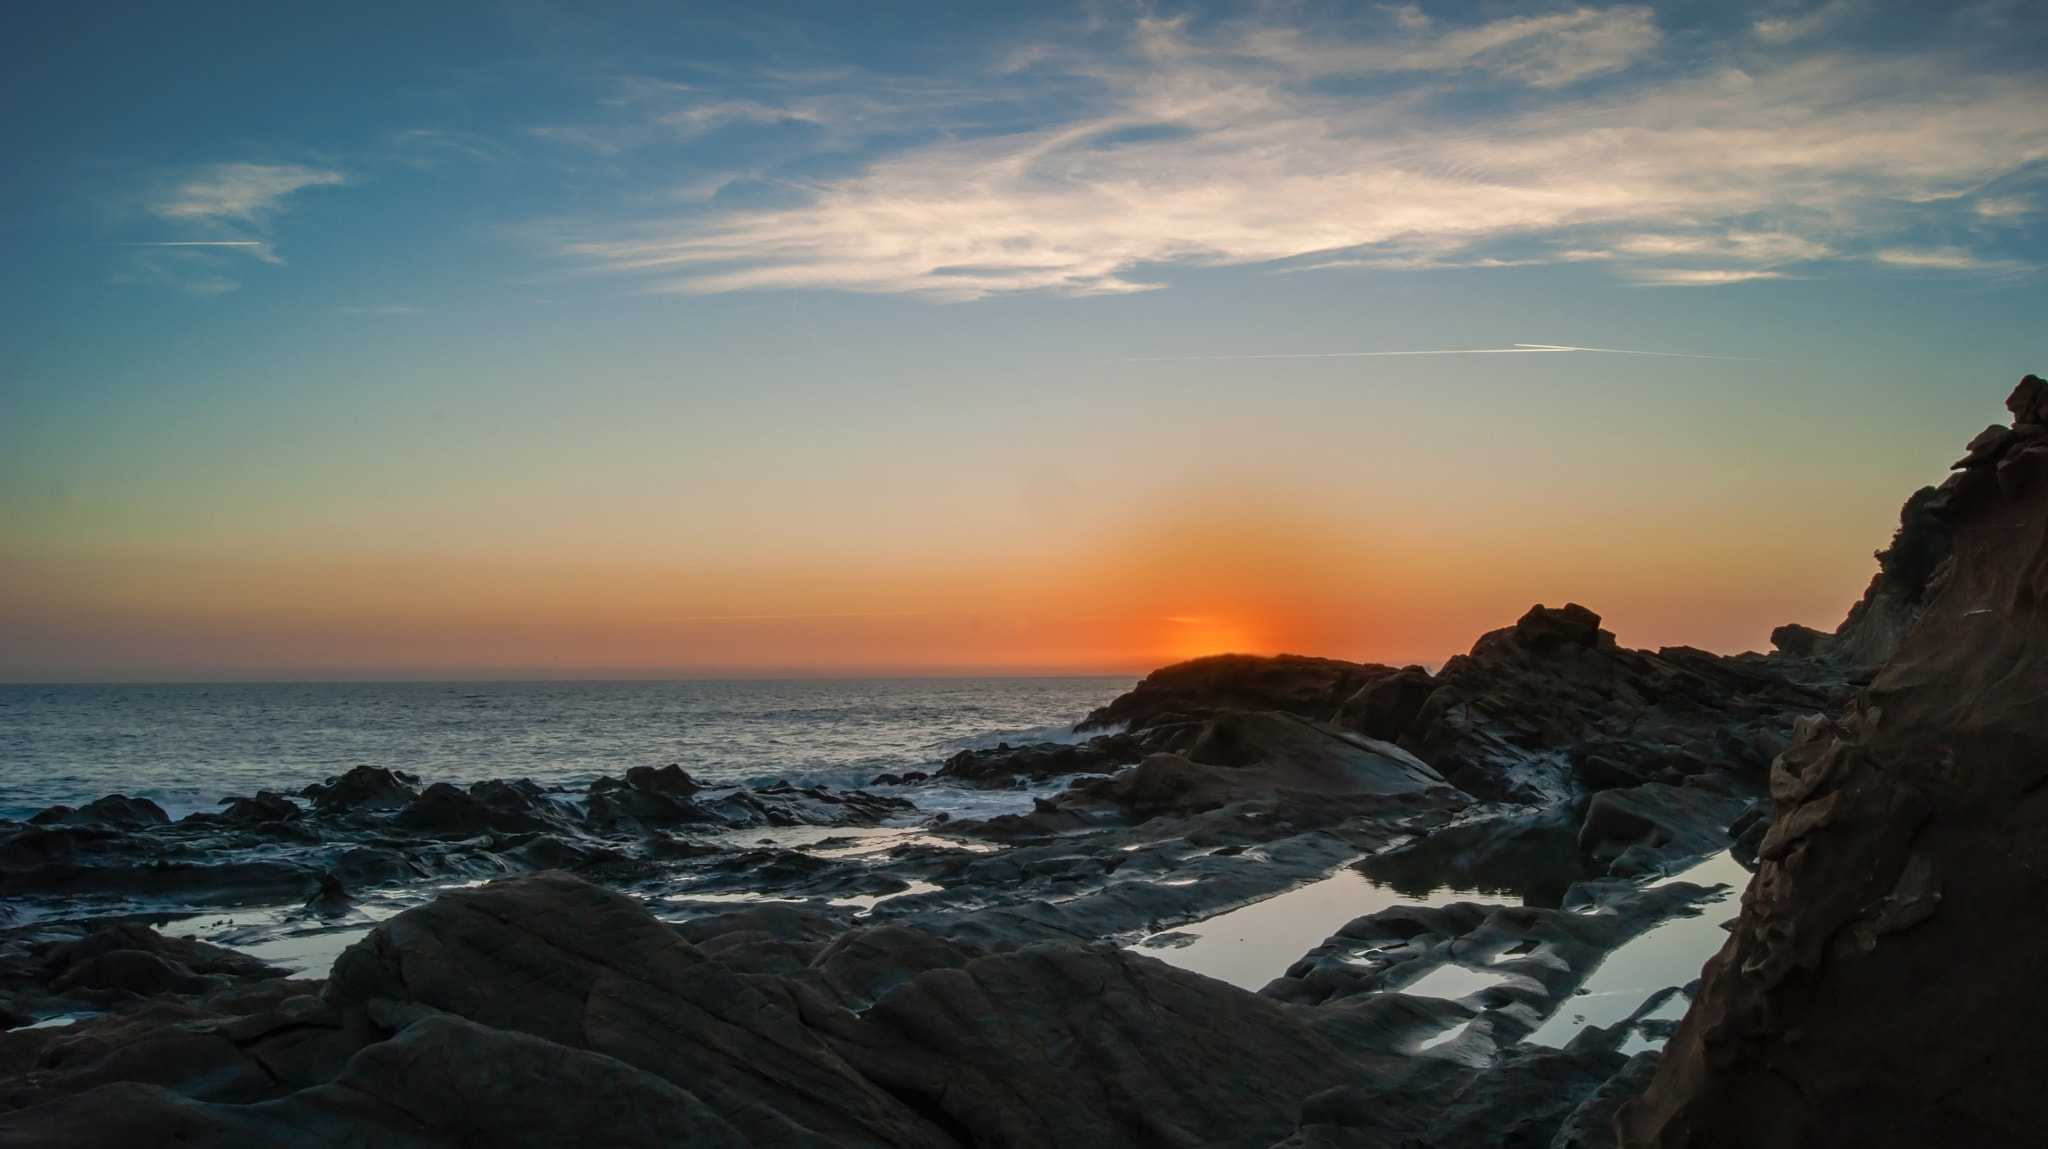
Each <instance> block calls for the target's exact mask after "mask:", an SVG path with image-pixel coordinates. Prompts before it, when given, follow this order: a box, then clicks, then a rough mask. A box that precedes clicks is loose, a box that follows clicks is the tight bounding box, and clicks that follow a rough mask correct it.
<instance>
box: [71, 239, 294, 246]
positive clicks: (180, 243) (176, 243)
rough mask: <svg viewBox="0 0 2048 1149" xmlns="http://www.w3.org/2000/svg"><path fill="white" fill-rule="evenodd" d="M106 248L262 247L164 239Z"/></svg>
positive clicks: (240, 242)
mask: <svg viewBox="0 0 2048 1149" xmlns="http://www.w3.org/2000/svg"><path fill="white" fill-rule="evenodd" d="M107 246H108V247H262V246H263V241H262V240H260V239H166V240H157V241H155V242H148V243H110V244H108V245H107Z"/></svg>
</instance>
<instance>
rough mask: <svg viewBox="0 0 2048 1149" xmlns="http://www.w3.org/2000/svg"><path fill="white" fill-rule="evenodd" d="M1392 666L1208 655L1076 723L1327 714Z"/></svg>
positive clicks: (1095, 725)
mask: <svg viewBox="0 0 2048 1149" xmlns="http://www.w3.org/2000/svg"><path fill="white" fill-rule="evenodd" d="M1392 673H1394V668H1393V667H1391V666H1379V665H1377V664H1373V663H1356V662H1344V661H1342V660H1339V659H1335V658H1308V657H1304V656H1302V655H1299V654H1281V655H1275V656H1273V657H1271V658H1266V657H1261V656H1258V655H1251V654H1217V655H1211V656H1210V657H1208V658H1197V659H1194V660H1192V661H1189V662H1180V663H1175V664H1174V665H1172V666H1169V667H1166V668H1164V669H1161V670H1155V671H1153V672H1152V673H1150V674H1148V675H1146V676H1145V678H1144V681H1142V682H1140V683H1138V685H1137V686H1135V687H1133V688H1132V689H1131V691H1130V692H1129V693H1128V694H1125V695H1123V696H1122V697H1120V698H1118V699H1117V700H1116V701H1114V702H1112V703H1110V704H1109V705H1108V706H1104V707H1102V708H1101V709H1099V710H1096V711H1095V712H1094V713H1092V714H1090V715H1088V717H1086V718H1084V719H1082V720H1081V722H1080V723H1078V724H1077V725H1076V726H1075V727H1074V729H1076V730H1081V731H1088V730H1102V729H1107V728H1108V727H1111V726H1124V727H1126V728H1128V729H1132V730H1140V729H1145V728H1149V727H1154V726H1161V725H1166V724H1169V723H1176V722H1195V721H1200V720H1202V719H1204V718H1208V717H1210V716H1212V715H1215V714H1219V713H1224V712H1228V711H1238V710H1277V711H1280V712H1282V713H1284V714H1294V715H1299V716H1301V717H1303V718H1311V719H1317V720H1322V719H1327V718H1329V717H1330V716H1331V715H1332V714H1335V713H1336V711H1337V708H1338V706H1340V705H1341V704H1342V703H1343V702H1344V700H1345V699H1347V698H1349V697H1351V696H1352V695H1353V694H1354V693H1356V692H1357V691H1358V689H1359V688H1360V687H1362V686H1364V685H1365V684H1366V683H1367V682H1369V681H1371V680H1373V679H1375V678H1378V677H1381V676H1383V675H1388V674H1392Z"/></svg>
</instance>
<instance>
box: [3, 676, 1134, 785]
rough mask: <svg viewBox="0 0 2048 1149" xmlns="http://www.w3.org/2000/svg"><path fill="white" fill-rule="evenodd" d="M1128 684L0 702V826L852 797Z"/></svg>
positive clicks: (303, 691) (1012, 682)
mask: <svg viewBox="0 0 2048 1149" xmlns="http://www.w3.org/2000/svg"><path fill="white" fill-rule="evenodd" d="M1134 681H1135V679H1131V678H934V679H836V680H829V679H811V680H746V681H723V682H702V681H692V682H489V683H448V682H405V683H355V682H324V683H238V684H232V685H203V684H173V685H156V684H152V685H105V686H0V817H12V818H20V817H24V816H26V815H28V814H31V813H33V812H35V811H37V810H40V809H43V808H44V807H47V806H51V805H55V804H58V803H63V804H66V805H78V804H80V803H82V802H87V801H90V800H92V799H94V798H97V797H99V796H101V795H103V794H110V793H125V794H129V795H134V796H141V797H147V798H151V799H153V800H155V801H156V802H158V803H159V804H161V805H162V806H164V808H165V809H166V810H168V811H170V813H171V815H172V816H173V817H177V816H180V815H181V814H183V813H187V812H190V811H192V810H199V809H210V808H212V807H213V806H214V805H215V804H216V803H217V802H218V801H219V799H220V798H222V797H224V796H226V795H229V794H252V793H254V792H255V791H257V790H259V789H270V790H296V789H298V788H300V787H302V786H305V785H307V784H308V783H312V782H318V781H320V780H322V779H324V778H327V777H329V776H331V775H334V774H337V773H339V772H341V771H343V770H346V769H348V768H349V767H351V766H354V765H356V764H358V763H368V764H370V765H375V766H388V767H392V768H395V769H400V770H407V771H411V772H413V773H415V774H419V775H421V776H422V777H424V778H425V779H426V780H427V781H430V782H435V781H446V782H473V781H480V780H482V779H485V778H519V777H526V778H532V779H533V780H535V781H537V782H541V783H544V784H551V783H563V784H568V785H575V786H581V785H584V784H587V783H588V782H589V781H590V780H591V779H593V778H595V777H597V776H598V775H600V774H612V775H617V774H619V773H620V772H621V771H623V770H625V769H626V768H627V767H629V766H641V765H661V764H664V763H669V762H676V763H680V764H681V765H682V766H683V768H684V769H686V770H688V771H689V772H690V773H691V774H693V775H695V776H697V777H699V778H700V779H702V780H704V781H706V782H708V783H711V784H714V785H739V784H742V783H751V782H765V781H769V780H772V779H776V778H786V779H789V780H791V781H793V782H797V783H799V784H806V785H808V784H814V783H825V784H828V785H835V786H854V785H860V784H863V783H865V782H867V781H868V780H869V779H871V778H873V777H874V776H875V775H876V774H878V773H883V772H894V773H902V772H904V771H906V770H926V771H929V770H931V769H933V768H934V767H935V766H936V765H937V764H938V763H940V762H942V761H944V760H945V759H946V758H947V757H948V756H950V755H952V754H954V753H956V752H958V751H959V750H961V749H964V748H967V747H971V746H984V745H989V746H992V745H994V744H995V743H996V742H998V741H1004V740H1008V741H1011V742H1017V741H1024V740H1034V739H1064V738H1070V737H1072V735H1071V732H1070V731H1071V727H1072V724H1073V723H1074V722H1075V721H1077V720H1078V719H1080V718H1081V717H1082V716H1083V715H1085V714H1086V713H1087V712H1088V711H1090V710H1092V709H1094V708H1095V707H1097V706H1100V705H1102V704H1103V703H1105V702H1108V701H1109V700H1110V699H1112V698H1114V697H1116V696H1117V695H1118V694H1121V693H1122V692H1124V691H1125V690H1128V689H1130V687H1131V685H1132V683H1133V682H1134Z"/></svg>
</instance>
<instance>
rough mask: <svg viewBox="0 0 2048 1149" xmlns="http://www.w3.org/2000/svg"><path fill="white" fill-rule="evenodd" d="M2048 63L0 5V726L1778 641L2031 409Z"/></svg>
mask: <svg viewBox="0 0 2048 1149" xmlns="http://www.w3.org/2000/svg"><path fill="white" fill-rule="evenodd" d="M2044 48H2048V5H2044V4H2043V3H2040V2H2038V0H2036V2H2010V0H1999V2H1989V3H1963V4H1947V3H1943V4H1933V3H1920V4H1899V3H1882V2H1877V0H1826V2H1824V3H1781V2H1776V0H1765V2H1756V3H1749V4H1743V3H1730V2H1719V0H1716V2H1712V3H1707V2H1678V3H1663V4H1620V5H1600V4H1580V3H1557V4H1540V3H1539V4H1504V3H1484V2H1481V3H1424V4H1328V3H1314V2H1308V0H1303V2H1280V0H1275V2H1271V3H1251V4H1184V5H1172V4H1165V3H1159V4H1144V3H1122V2H1117V0H1098V2H1092V3H1078V4H1072V3H1058V2H1054V3H1034V4H1025V5H1006V4H993V3H989V4H958V3H955V4H939V3H887V2H878V3H874V4H865V5H848V4H841V3H825V2H819V3H798V2H788V0H754V2H751V3H748V4H745V5H738V4H733V5H718V4H656V3H601V2H578V3H575V4H567V3H553V2H548V0H512V2H506V3H448V4H431V5H421V4H385V3H377V2H374V0H358V2H356V3H351V4H348V5H306V4H276V3H262V4H258V3H194V4H181V5H164V4H118V3H95V4H55V3H23V4H15V5H9V6H6V9H5V11H4V13H0V108H4V109H5V111H4V112H0V148H4V154H5V155H6V156H7V157H8V159H7V162H6V163H5V165H4V166H0V315H4V318H0V680H8V681H87V680H155V679H195V680H234V679H245V678H437V677H441V678H445V677H581V676H627V677H648V676H664V675H755V674H844V673H917V674H923V673H1084V672H1086V673H1097V672H1099V673H1130V672H1142V671H1143V670H1146V669H1149V668H1150V667H1153V666H1157V665H1160V664H1162V663H1165V662H1169V661H1173V660H1176V659H1180V658H1186V657H1193V656H1196V655H1202V654H1210V653H1217V652H1221V651H1229V650H1234V651H1247V652H1256V653H1273V652H1277V651H1291V652H1295V653H1305V654H1322V655H1329V656H1334V657H1343V658H1352V659H1362V660H1372V661H1380V662H1388V663H1393V664H1405V663H1409V662H1422V663H1425V664H1428V665H1435V664H1437V663H1440V662H1441V661H1442V660H1443V659H1445V658H1447V657H1449V656H1451V655H1453V654H1456V653H1458V652H1460V651H1463V650H1465V649H1467V648H1469V646H1470V645H1471V643H1472V641H1473V639H1474V638H1475V637H1476V636H1477V635H1479V634H1480V633H1482V632H1484V631H1486V630H1490V629H1493V628H1496V627H1499V626H1504V625H1507V624H1509V623H1511V622H1512V621H1513V620H1514V619H1515V618H1516V617H1517V616H1519V615H1520V614H1521V613H1522V612H1523V611H1525V610H1526V609H1527V608H1528V607H1529V606H1530V605H1531V604H1533V603H1539V602H1541V603H1548V604H1550V605H1561V604H1562V603H1564V602H1567V601H1574V602H1579V603H1583V604H1584V605H1586V606H1589V607H1591V608H1592V609H1594V610H1596V611H1598V612H1600V613H1601V614H1602V615H1603V616H1604V617H1605V619H1606V620H1607V625H1608V626H1609V627H1610V628H1611V629H1613V630H1614V631H1615V632H1616V634H1617V635H1618V636H1619V638H1620V640H1621V641H1622V642H1623V643H1625V644H1628V645H1633V646H1660V645H1672V644H1687V645H1693V646H1699V647H1703V648H1706V649H1711V650H1716V651H1723V652H1736V651H1741V650H1745V649H1768V635H1769V633H1770V630H1771V628H1772V627H1774V626H1776V625H1778V624H1780V623H1785V622H1795V621H1796V622H1802V623H1806V624H1809V625H1814V626H1819V627H1822V628H1827V629H1831V628H1832V627H1833V626H1834V625H1835V624H1836V623H1837V622H1838V621H1839V620H1840V618H1841V616H1842V614H1843V613H1844V611H1845V610H1846V609H1847V607H1848V606H1849V604H1850V603H1851V602H1853V601H1854V599H1855V598H1856V597H1857V596H1858V595H1859V594H1860V593H1861V590H1862V588H1863V585H1864V584H1865V582H1867V580H1868V579H1869V577H1870V575H1871V574H1872V573H1873V570H1874V564H1873V562H1872V560H1871V553H1872V552H1873V551H1874V550H1875V549H1877V548H1878V547H1881V546H1883V545H1884V544H1885V543H1886V541H1887V539H1888V538H1889V535H1890V532H1891V530H1892V528H1893V526H1894V525H1895V524H1896V521H1897V511H1898V507H1899V504H1900V503H1901V502H1902V501H1903V500H1904V498H1905V497H1906V495H1907V494H1909V493H1910V492H1911V491H1912V490H1914V489H1915V488H1917V487H1919V486H1921V485H1924V484H1928V483H1935V482H1939V481H1940V479H1941V477H1942V476H1943V474H1944V473H1945V471H1946V468H1947V465H1948V464H1949V463H1950V462H1951V461H1953V460H1954V459H1955V458H1956V457H1958V456H1959V455H1960V453H1961V447H1962V445H1963V444H1964V443H1965V442H1966V441H1967V440H1968V439H1969V438H1970V437H1971V436H1972V435H1973V434H1974V433H1975V432H1976V431H1978V430H1979V429H1981V428H1982V427H1983V426H1984V425H1985V424H1986V423H1989V422H1993V421H1997V420H2002V419H2003V418H2004V412H2003V409H2002V407H2001V405H2000V404H2001V400H2002V399H2003V397H2004V395H2005V394H2006V392H2007V391H2008V390H2009V389H2010V387H2011V386H2012V384H2013V383H2014V382H2015V381H2016V380H2017V379H2018V378H2019V377H2020V376H2021V375H2022V374H2024V373H2026V372H2029V371H2037V372H2039V371H2048V225H2044V221H2048V216H2044V212H2048V66H2044V65H2043V63H2042V61H2043V60H2044V59H2048V52H2044ZM1560 348H1562V349H1560ZM1582 348H1590V349H1597V350H1579V349H1582Z"/></svg>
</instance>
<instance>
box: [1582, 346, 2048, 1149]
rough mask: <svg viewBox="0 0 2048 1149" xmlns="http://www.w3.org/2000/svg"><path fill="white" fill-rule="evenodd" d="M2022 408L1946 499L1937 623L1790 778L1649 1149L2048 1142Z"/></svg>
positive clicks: (2040, 390)
mask: <svg viewBox="0 0 2048 1149" xmlns="http://www.w3.org/2000/svg"><path fill="white" fill-rule="evenodd" d="M2007 406H2008V408H2009V409H2010V410H2011V411H2012V415H2013V425H2012V426H2011V427H2009V428H2008V427H2002V426H1994V427H1991V428H1987V429H1986V430H1985V431H1984V433H1983V434H1981V435H1979V436H1978V437H1977V438H1976V439H1975V440H1973V441H1972V442H1971V443H1970V447H1969V454H1968V455H1967V456H1966V457H1965V458H1964V459H1963V460H1962V461H1961V462H1960V463H1958V464H1956V473H1955V474H1954V475H1953V476H1952V477H1951V478H1950V479H1949V480H1948V481H1947V482H1945V483H1943V484H1942V486H1941V487H1940V488H1939V490H1937V491H1936V492H1935V493H1934V494H1933V495H1931V496H1929V497H1927V498H1926V499H1924V500H1923V501H1922V507H1923V509H1924V510H1925V511H1926V513H1927V514H1928V515H1929V516H1931V517H1932V518H1934V519H1935V520H1937V521H1938V522H1939V523H1941V524H1944V525H1945V526H1946V527H1947V528H1948V529H1949V530H1951V531H1952V532H1953V535H1954V552H1955V553H1954V559H1953V567H1952V569H1951V570H1950V571H1948V572H1947V573H1946V576H1945V577H1941V578H1938V579H1936V585H1935V586H1934V587H1933V593H1932V597H1931V598H1930V600H1929V601H1928V602H1927V603H1926V605H1925V608H1924V611H1923V613H1922V615H1921V617H1920V618H1919V620H1918V622H1917V624H1916V625H1915V626H1914V627H1913V629H1912V631H1911V633H1910V634H1908V635H1907V636H1906V637H1905V638H1904V640H1903V641H1902V642H1900V643H1899V644H1898V647H1897V649H1896V651H1895V652H1894V653H1893V655H1892V656H1891V659H1890V661H1889V662H1888V663H1887V664H1886V665H1885V666H1884V668H1883V669H1882V670H1881V671H1880V672H1879V673H1878V674H1877V677H1876V678H1875V680H1874V681H1873V682H1872V683H1871V684H1870V686H1869V687H1868V689H1866V690H1865V691H1864V692H1863V693H1862V694H1861V695H1860V696H1859V697H1858V698H1857V700H1856V704H1855V706H1854V708H1853V710H1852V711H1851V712H1850V713H1849V714H1848V715H1847V716H1846V717H1845V718H1844V719H1843V720H1842V721H1840V722H1839V723H1837V722H1832V721H1827V720H1824V719H1818V718H1816V719H1813V720H1810V721H1807V722H1804V723H1802V724H1801V727H1800V730H1799V735H1798V745H1796V746H1795V747H1794V748H1793V749H1791V750H1790V751H1788V752H1786V753H1785V754H1784V755H1782V756H1781V757H1780V758H1779V759H1778V760H1777V762H1776V763H1774V764H1773V766H1772V770H1771V796H1772V799H1773V801H1774V803H1775V817H1774V819H1773V822H1772V827H1771V830H1770V833H1769V834H1768V835H1767V836H1766V837H1765V839H1764V841H1763V843H1762V846H1761V849H1760V851H1759V853H1760V859H1761V868H1760V869H1759V871H1758V873H1757V876H1756V879H1755V881H1754V882H1753V883H1752V884H1751V886H1750V889H1749V891H1748V893H1747V894H1746V895H1745V897H1744V899H1743V912H1742V915H1741V918H1740V920H1739V921H1738V923H1737V924H1736V926H1735V929H1734V933H1733V936H1732V937H1731V939H1730V941H1729V943H1728V945H1727V946H1726V947H1725V948H1724V949H1723V950H1722V951H1721V953H1720V954H1719V955H1718V956H1716V957H1715V958H1714V959H1713V960H1712V961H1711V962H1709V963H1708V965H1707V968H1706V971H1705V974H1704V976H1703V979H1702V984H1701V988H1700V992H1699V996H1698V997H1697V998H1696V999H1695V1002H1694V1005H1693V1007H1692V1009H1691V1011H1690V1012H1689V1013H1688V1015H1687V1017H1686V1018H1685V1021H1684V1022H1683V1023H1682V1024H1681V1025H1680V1027H1679V1029H1678V1032H1677V1034H1676V1035H1675V1036H1674V1037H1673V1038H1672V1040H1671V1043H1670V1045H1669V1046H1668V1047H1667V1049H1666V1052H1665V1056H1664V1059H1663V1062H1662V1065H1661V1066H1660V1068H1659V1070H1658V1073H1657V1075H1656V1076H1655V1078H1654V1079H1653V1081H1652V1082H1651V1084H1650V1087H1649V1089H1648V1091H1647V1092H1646V1093H1645V1095H1644V1096H1643V1097H1642V1098H1640V1099H1638V1100H1636V1101H1634V1102H1631V1103H1630V1104H1628V1105H1627V1106H1625V1107H1624V1108H1623V1109H1622V1110H1621V1112H1620V1113H1619V1114H1618V1116H1617V1120H1616V1124H1617V1127H1618V1129H1619V1130H1620V1132H1621V1135H1622V1139H1623V1143H1624V1144H1627V1145H1637V1146H1661V1147H1668V1149H1678V1147H1681V1146H1724V1145H1740V1146H1795V1145H1796V1146H1831V1145H1843V1146H1847V1145H1855V1146H1862V1147H1869V1146H1889V1145H1901V1146H1903V1145H1916V1146H1917V1145H2020V1144H2026V1145H2038V1144H2040V1143H2041V1142H2042V1140H2043V1138H2044V1137H2048V1132H2044V1131H2048V1090H2044V1089H2043V1088H2042V1087H2041V1082H2042V1081H2043V1080H2044V1077H2048V994H2044V993H2043V992H2042V989H2041V960H2040V955H2041V954H2042V953H2043V952H2044V951H2048V913H2044V909H2048V706H2044V705H2043V703H2044V701H2048V602H2044V601H2043V599H2044V597H2048V473H2044V472H2048V383H2044V382H2043V381H2042V380H2040V379H2038V378H2036V377H2034V376H2031V375H2029V376H2028V377H2027V378H2026V379H2024V380H2023V381H2022V382H2021V383H2020V385H2019V388H2018V389H2017V390H2015V391H2014V392H2013V394H2012V397H2011V398H2010V399H2009V400H2008V401H2007ZM1910 509H1911V508H1910V507H1909V510H1910ZM1903 533H1904V532H1902V534H1903ZM1931 573H1932V572H1930V574H1931Z"/></svg>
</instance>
